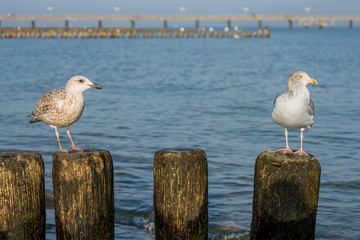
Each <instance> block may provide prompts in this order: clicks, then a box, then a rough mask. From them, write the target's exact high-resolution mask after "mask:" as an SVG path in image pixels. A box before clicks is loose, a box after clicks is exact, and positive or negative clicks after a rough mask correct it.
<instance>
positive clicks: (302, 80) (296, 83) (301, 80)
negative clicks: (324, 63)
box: [288, 71, 317, 89]
mask: <svg viewBox="0 0 360 240" xmlns="http://www.w3.org/2000/svg"><path fill="white" fill-rule="evenodd" d="M309 83H312V84H317V81H316V80H315V79H312V78H310V77H309V75H308V74H307V73H306V72H303V71H297V72H294V73H292V74H291V75H290V76H289V81H288V85H289V89H293V88H297V87H306V85H308V84H309Z"/></svg>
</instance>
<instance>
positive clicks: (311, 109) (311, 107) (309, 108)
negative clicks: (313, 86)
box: [306, 99, 315, 116]
mask: <svg viewBox="0 0 360 240" xmlns="http://www.w3.org/2000/svg"><path fill="white" fill-rule="evenodd" d="M306 110H307V112H308V113H309V115H310V116H314V115H315V108H314V102H313V101H312V100H311V99H310V101H309V104H308V106H307V109H306Z"/></svg>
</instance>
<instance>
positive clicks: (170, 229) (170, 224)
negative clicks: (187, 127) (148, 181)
mask: <svg viewBox="0 0 360 240" xmlns="http://www.w3.org/2000/svg"><path fill="white" fill-rule="evenodd" d="M207 177H208V172H207V158H206V154H205V152H204V151H203V150H201V149H187V148H173V149H162V150H159V151H157V152H156V153H155V157H154V211H155V239H157V240H162V239H199V240H200V239H208V180H207Z"/></svg>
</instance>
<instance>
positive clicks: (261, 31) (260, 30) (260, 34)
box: [259, 28, 264, 38]
mask: <svg viewBox="0 0 360 240" xmlns="http://www.w3.org/2000/svg"><path fill="white" fill-rule="evenodd" d="M263 36H264V32H263V30H262V29H261V28H259V37H261V38H262V37H263Z"/></svg>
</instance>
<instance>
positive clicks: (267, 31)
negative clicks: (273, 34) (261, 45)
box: [264, 27, 270, 38]
mask: <svg viewBox="0 0 360 240" xmlns="http://www.w3.org/2000/svg"><path fill="white" fill-rule="evenodd" d="M264 35H265V37H267V38H269V37H270V30H269V28H268V27H265V28H264Z"/></svg>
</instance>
